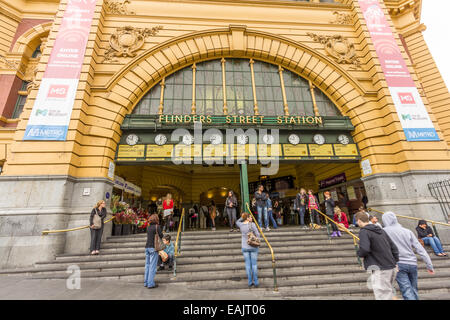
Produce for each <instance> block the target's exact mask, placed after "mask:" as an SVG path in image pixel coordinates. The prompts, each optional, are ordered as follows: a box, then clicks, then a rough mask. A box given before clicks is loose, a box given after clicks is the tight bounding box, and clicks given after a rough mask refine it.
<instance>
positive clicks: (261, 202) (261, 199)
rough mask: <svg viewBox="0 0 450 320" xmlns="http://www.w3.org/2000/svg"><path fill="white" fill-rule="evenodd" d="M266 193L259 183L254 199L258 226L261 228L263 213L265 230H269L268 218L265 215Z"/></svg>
mask: <svg viewBox="0 0 450 320" xmlns="http://www.w3.org/2000/svg"><path fill="white" fill-rule="evenodd" d="M267 198H268V195H267V193H265V192H264V186H263V185H262V184H260V185H259V186H258V189H257V191H256V192H255V199H256V211H257V212H258V224H259V227H260V228H262V223H263V215H264V224H265V228H266V231H269V230H268V229H269V220H268V217H267Z"/></svg>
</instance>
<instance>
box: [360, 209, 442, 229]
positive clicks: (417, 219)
mask: <svg viewBox="0 0 450 320" xmlns="http://www.w3.org/2000/svg"><path fill="white" fill-rule="evenodd" d="M367 211H375V212H378V213H381V214H384V212H382V211H379V210H375V209H372V208H367ZM395 216H396V217H399V218H405V219H410V220H416V221H419V220H425V221H426V222H430V223H431V224H440V225H442V226H446V227H450V224H448V223H444V222H439V221H434V220H429V219H423V218H416V217H408V216H402V215H399V214H395Z"/></svg>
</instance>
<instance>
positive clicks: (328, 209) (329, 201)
mask: <svg viewBox="0 0 450 320" xmlns="http://www.w3.org/2000/svg"><path fill="white" fill-rule="evenodd" d="M323 195H324V196H325V201H324V204H325V214H326V215H327V216H328V218H330V219H331V220H332V221H334V207H335V204H334V200H333V198H332V197H331V193H330V191H325V192H324V193H323ZM328 223H330V224H331V228H332V230H333V232H332V233H331V238H335V237H337V236H338V232H339V230H338V227H337V225H336V224H335V223H333V222H328V220H327V224H328Z"/></svg>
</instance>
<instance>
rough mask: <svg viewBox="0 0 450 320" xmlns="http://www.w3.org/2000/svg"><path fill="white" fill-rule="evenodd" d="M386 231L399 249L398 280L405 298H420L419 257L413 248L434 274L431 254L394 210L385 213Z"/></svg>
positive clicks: (384, 223)
mask: <svg viewBox="0 0 450 320" xmlns="http://www.w3.org/2000/svg"><path fill="white" fill-rule="evenodd" d="M382 219H383V225H384V229H383V230H384V231H385V232H386V233H387V234H388V236H389V238H391V240H392V242H394V243H395V245H396V246H397V248H398V250H399V261H398V263H397V265H398V273H397V276H396V280H397V283H398V286H399V287H400V291H401V292H402V296H403V299H404V300H419V294H418V289H417V258H416V255H415V254H414V251H413V249H415V250H416V252H417V253H418V254H419V255H420V256H421V257H422V260H423V261H424V262H425V264H426V265H427V270H428V273H430V274H434V270H433V264H432V263H431V259H430V256H429V255H428V253H427V252H426V251H425V249H424V248H423V247H422V245H421V244H420V243H419V241H418V240H417V238H416V236H415V235H414V233H413V232H412V231H411V230H408V229H405V228H403V227H402V226H401V225H400V224H399V223H398V221H397V217H396V216H395V214H394V213H393V212H390V211H388V212H386V213H385V214H384V215H383V218H382Z"/></svg>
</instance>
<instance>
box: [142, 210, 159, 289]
mask: <svg viewBox="0 0 450 320" xmlns="http://www.w3.org/2000/svg"><path fill="white" fill-rule="evenodd" d="M149 223H150V225H149V227H148V228H147V243H146V244H145V274H144V287H147V288H149V289H152V288H156V287H158V285H157V284H156V283H155V280H154V279H155V274H156V266H157V264H158V252H157V251H155V235H156V234H158V236H159V237H160V238H162V237H163V233H162V231H161V227H160V226H159V218H158V215H157V214H152V215H151V216H150V219H149Z"/></svg>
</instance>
